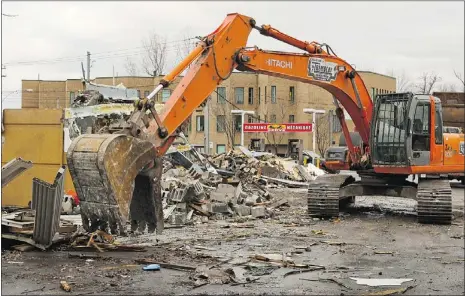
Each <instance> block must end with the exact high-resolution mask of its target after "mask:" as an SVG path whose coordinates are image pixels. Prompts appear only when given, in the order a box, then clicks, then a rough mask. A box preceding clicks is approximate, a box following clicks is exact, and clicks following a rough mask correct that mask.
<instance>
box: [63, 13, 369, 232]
mask: <svg viewBox="0 0 465 296" xmlns="http://www.w3.org/2000/svg"><path fill="white" fill-rule="evenodd" d="M253 29H257V30H258V31H259V32H260V33H261V34H263V35H266V36H269V37H272V38H274V39H277V40H280V41H282V42H285V43H287V44H290V45H292V46H294V47H297V48H299V49H301V50H303V51H305V53H302V54H295V53H284V52H272V51H263V50H260V49H258V48H256V47H255V48H248V47H246V44H247V39H248V37H249V34H250V32H251V31H252V30H253ZM325 47H326V50H324V49H325ZM188 66H190V67H189V69H188V71H187V74H186V75H185V76H184V77H183V78H182V79H181V81H180V82H179V83H178V85H177V87H176V88H175V89H174V91H173V92H172V94H171V96H170V98H169V99H168V101H167V102H166V103H165V105H164V108H163V110H162V111H161V112H160V113H157V111H156V110H155V107H154V106H155V100H154V98H155V96H156V94H157V93H158V92H159V91H161V90H162V89H163V88H166V87H168V86H169V85H170V84H171V83H172V82H173V81H174V79H176V77H178V76H179V75H180V74H181V73H182V72H183V71H184V70H185V69H186V68H187V67H188ZM235 69H237V70H239V71H252V72H256V73H264V74H268V75H271V76H277V77H283V78H288V79H291V80H296V81H301V82H305V83H309V84H313V85H317V86H320V87H322V88H324V89H325V90H327V91H328V92H330V93H331V94H332V95H333V96H334V98H335V101H337V102H339V103H340V104H341V105H342V107H344V109H345V110H346V111H347V112H348V114H349V115H350V116H351V118H352V119H353V120H354V123H355V125H356V128H357V130H358V131H359V133H360V135H361V137H362V140H363V142H364V144H365V147H366V150H367V151H368V143H369V130H370V120H371V116H372V102H371V99H370V96H369V94H368V91H367V90H366V87H365V85H364V83H363V81H362V79H361V77H360V76H359V75H358V74H357V72H356V71H355V70H354V68H353V67H352V66H351V65H350V64H348V63H347V62H345V61H344V60H342V59H340V58H339V57H337V56H336V55H335V54H334V53H333V52H332V50H331V48H330V47H329V46H327V45H325V44H319V43H316V42H311V43H308V42H305V41H300V40H297V39H295V38H293V37H291V36H288V35H286V34H284V33H281V32H279V31H278V30H276V29H274V28H272V27H270V26H268V25H264V26H261V27H258V26H256V22H255V20H254V19H252V18H250V17H247V16H244V15H240V14H229V15H228V16H227V17H226V19H225V20H224V21H223V23H222V24H221V25H220V26H219V27H218V28H217V29H216V30H215V31H214V32H212V33H211V34H209V35H207V36H205V37H204V38H202V39H201V40H200V42H198V44H197V47H196V48H195V49H194V50H193V51H192V52H191V53H190V54H189V55H188V56H187V57H186V58H185V59H184V60H183V61H182V62H181V63H180V64H179V65H178V66H176V67H175V68H174V69H173V70H172V71H171V72H170V73H169V74H168V75H166V76H165V77H164V78H163V79H162V80H161V82H160V84H159V85H158V86H157V87H156V88H155V90H154V91H153V92H152V93H151V94H150V95H149V96H148V97H147V98H144V99H143V100H139V101H137V102H135V104H134V107H135V108H134V112H133V113H132V115H131V117H130V119H129V120H128V122H127V123H126V124H125V125H124V126H122V127H121V129H120V130H119V131H117V132H115V133H113V134H99V135H81V136H79V137H78V138H76V139H75V140H74V141H73V143H72V144H71V146H70V148H69V149H68V154H67V160H68V166H69V170H70V173H71V176H72V179H73V183H74V185H75V188H76V191H77V193H78V195H79V198H80V200H81V216H82V218H83V226H84V227H85V228H86V229H87V230H89V231H92V230H94V229H97V228H109V229H110V230H111V231H112V233H120V234H124V233H125V232H126V231H125V228H126V227H125V225H126V222H127V221H128V220H129V219H130V220H131V221H138V222H134V223H135V224H134V225H135V226H134V227H133V230H134V229H136V228H137V227H139V229H145V226H147V227H148V230H149V232H150V231H154V229H155V224H156V228H157V232H158V233H160V232H161V230H162V228H163V213H162V211H161V189H160V177H161V166H162V165H161V159H160V157H161V156H162V155H163V154H164V153H165V152H166V151H167V150H168V148H169V146H170V145H171V143H172V142H173V141H174V139H175V138H176V137H177V134H178V131H179V128H180V127H181V125H182V124H183V123H184V122H185V121H186V119H188V118H189V117H190V115H191V114H192V112H193V111H194V110H195V109H196V108H198V107H199V106H200V105H201V104H202V102H204V101H205V99H206V98H207V97H208V96H209V95H210V94H211V93H212V92H213V91H214V90H215V89H216V87H217V86H218V85H219V84H220V83H221V82H222V81H224V80H226V79H228V77H229V76H230V75H231V73H232V72H233V71H234V70H235ZM337 114H338V117H339V119H340V121H341V125H342V126H343V131H344V135H345V137H346V139H347V141H348V146H349V150H350V155H351V158H352V162H353V163H358V162H359V161H360V159H361V154H363V153H364V152H367V151H358V152H357V151H356V150H355V148H354V146H353V145H352V143H350V136H349V131H348V129H347V126H346V125H345V120H344V112H343V111H342V108H340V107H339V105H338V109H337ZM141 188H145V191H144V190H143V189H141ZM155 217H156V218H155Z"/></svg>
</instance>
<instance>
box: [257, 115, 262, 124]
mask: <svg viewBox="0 0 465 296" xmlns="http://www.w3.org/2000/svg"><path fill="white" fill-rule="evenodd" d="M257 122H258V123H260V122H262V120H261V119H260V115H258V116H257Z"/></svg>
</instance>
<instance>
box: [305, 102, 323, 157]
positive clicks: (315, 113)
mask: <svg viewBox="0 0 465 296" xmlns="http://www.w3.org/2000/svg"><path fill="white" fill-rule="evenodd" d="M304 113H307V114H310V113H311V114H312V115H313V116H312V134H313V143H312V144H313V152H315V150H316V146H315V144H316V132H317V131H316V116H317V114H325V110H316V109H308V108H305V109H304Z"/></svg>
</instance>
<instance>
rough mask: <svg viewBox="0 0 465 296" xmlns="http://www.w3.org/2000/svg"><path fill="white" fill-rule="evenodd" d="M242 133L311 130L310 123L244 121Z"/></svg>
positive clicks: (309, 131) (308, 131)
mask: <svg viewBox="0 0 465 296" xmlns="http://www.w3.org/2000/svg"><path fill="white" fill-rule="evenodd" d="M243 129H244V133H269V132H284V133H298V132H307V133H311V132H312V130H313V129H312V124H311V123H244V125H243Z"/></svg>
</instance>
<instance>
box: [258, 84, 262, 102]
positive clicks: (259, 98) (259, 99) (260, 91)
mask: <svg viewBox="0 0 465 296" xmlns="http://www.w3.org/2000/svg"><path fill="white" fill-rule="evenodd" d="M261 100H262V90H261V88H260V87H259V88H258V104H259V105H260V101H261Z"/></svg>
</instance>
